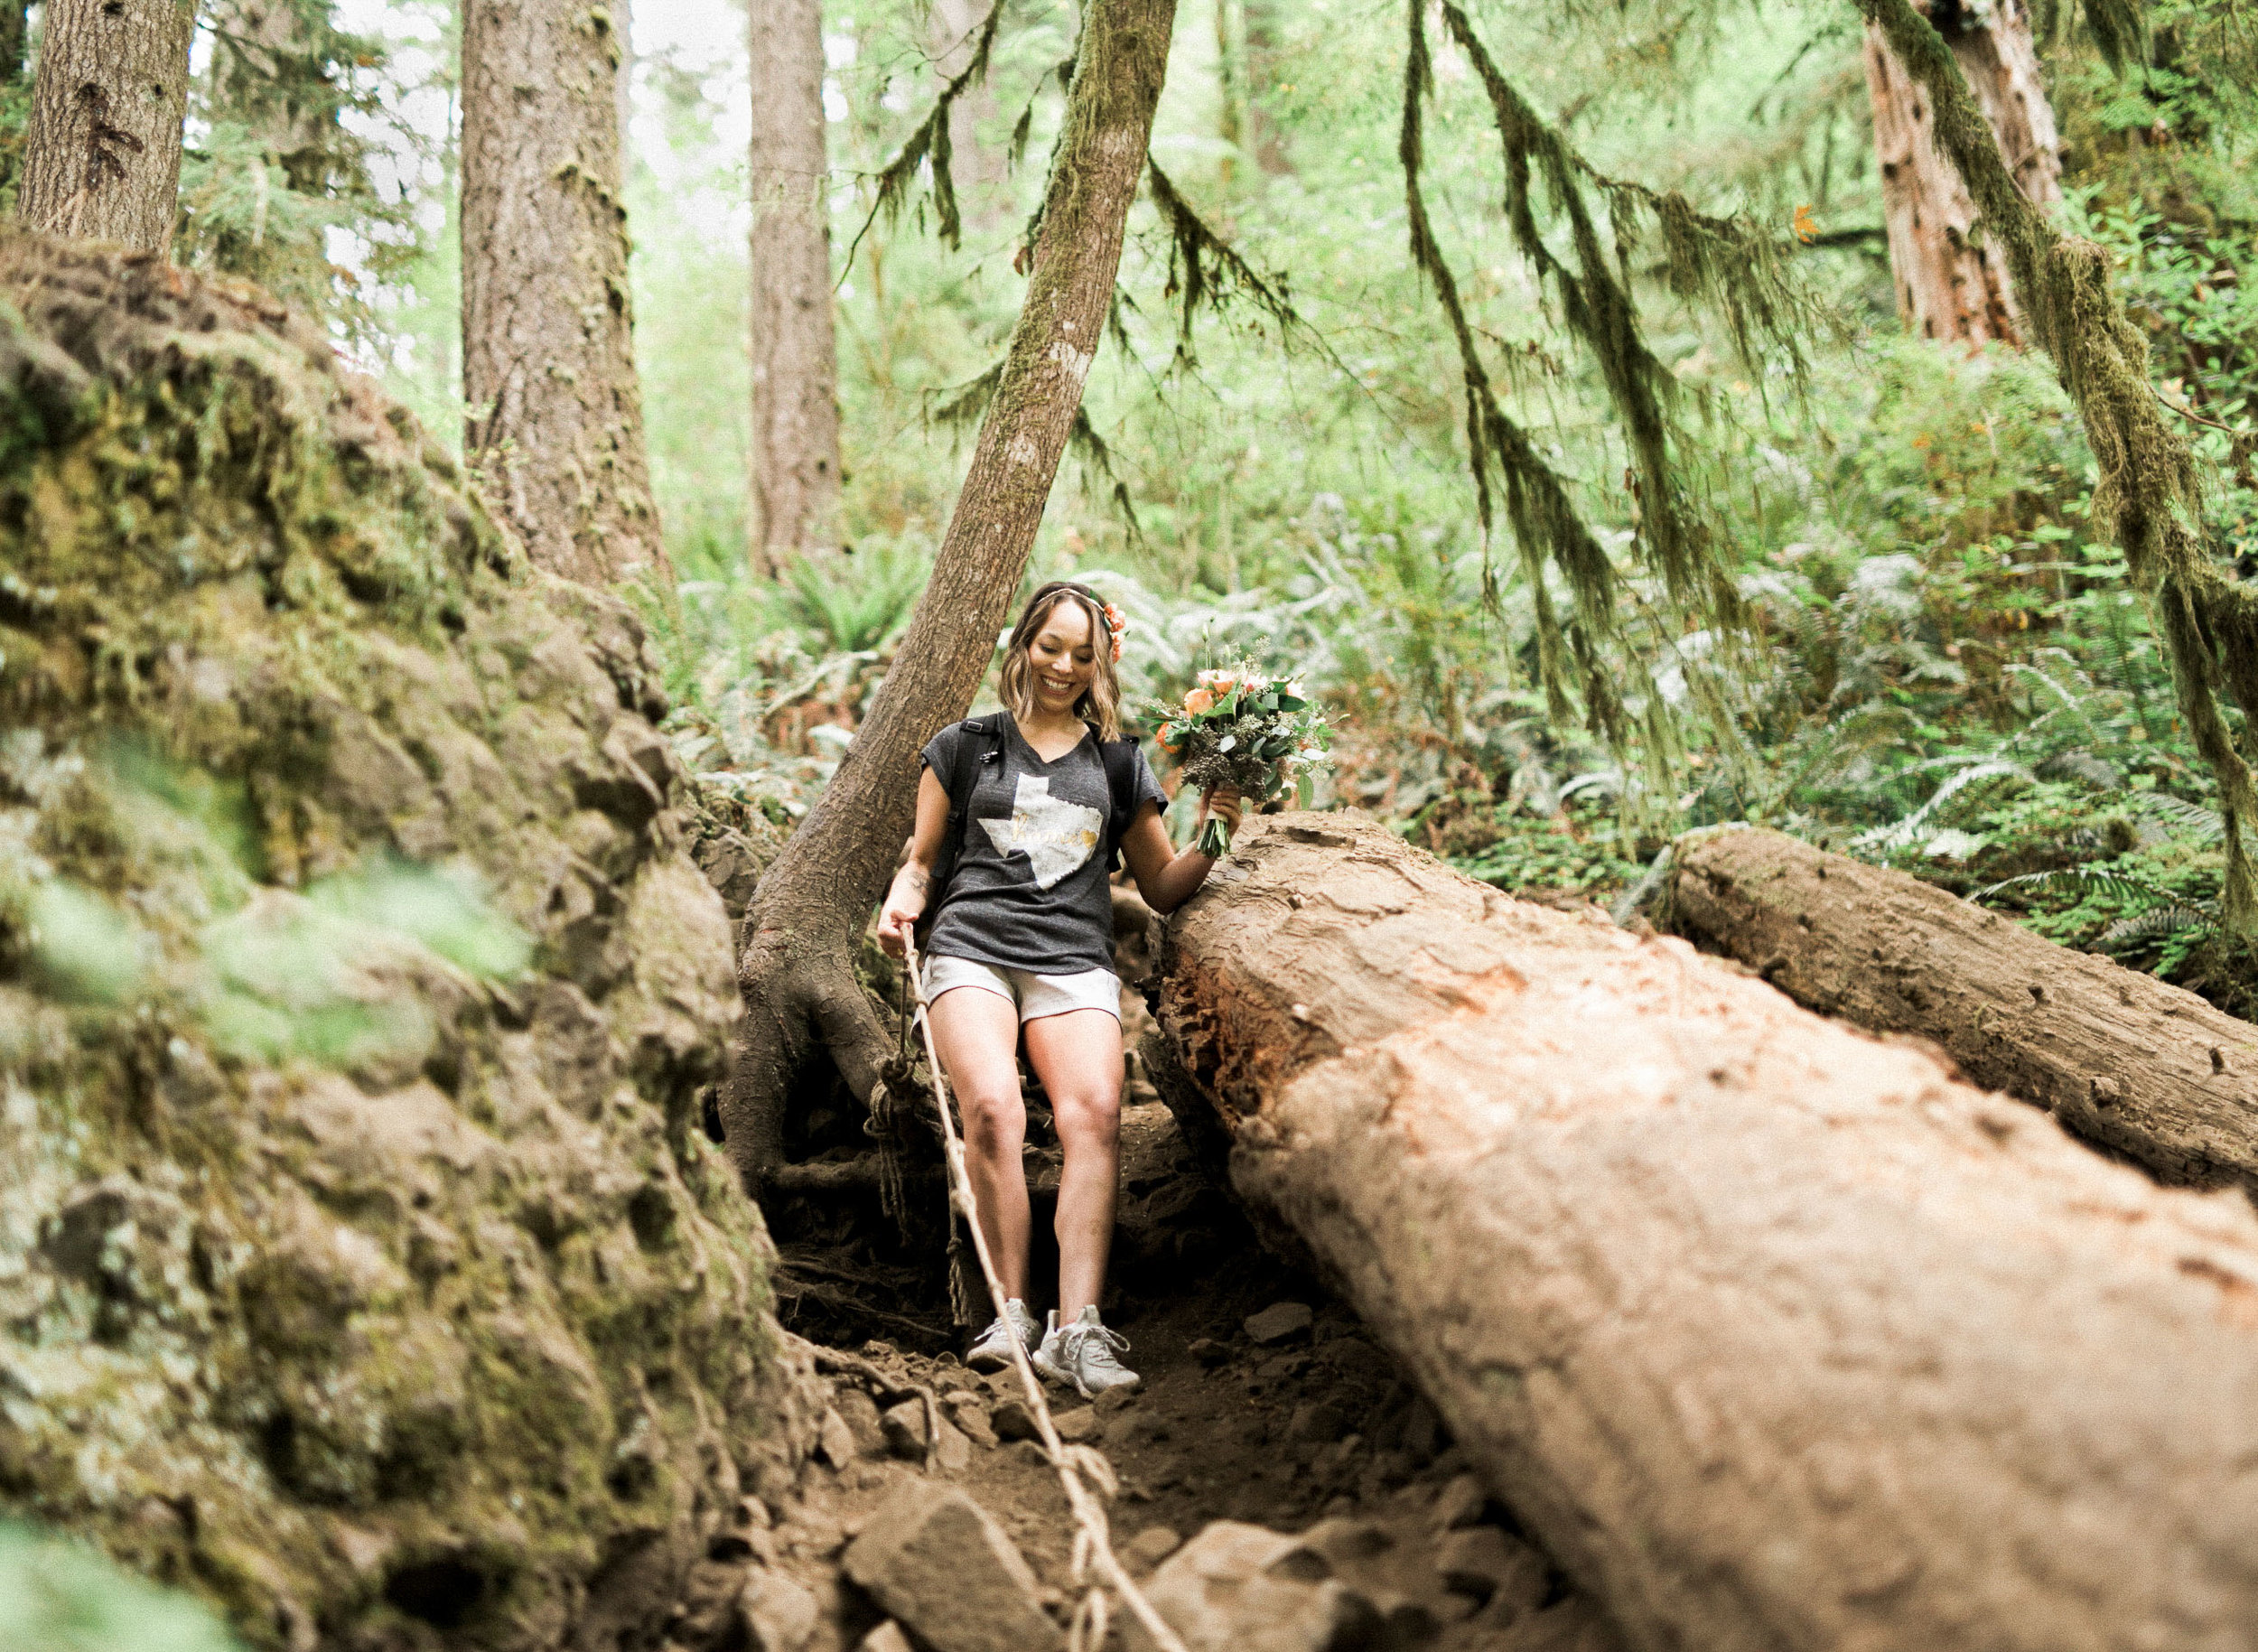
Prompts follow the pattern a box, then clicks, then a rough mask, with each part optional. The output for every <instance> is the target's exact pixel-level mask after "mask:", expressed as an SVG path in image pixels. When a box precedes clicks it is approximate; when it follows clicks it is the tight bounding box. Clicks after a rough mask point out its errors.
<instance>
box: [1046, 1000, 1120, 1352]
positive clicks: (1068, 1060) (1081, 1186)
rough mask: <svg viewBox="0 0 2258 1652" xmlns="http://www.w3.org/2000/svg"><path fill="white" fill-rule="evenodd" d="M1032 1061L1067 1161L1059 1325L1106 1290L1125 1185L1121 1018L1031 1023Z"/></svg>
mask: <svg viewBox="0 0 2258 1652" xmlns="http://www.w3.org/2000/svg"><path fill="white" fill-rule="evenodd" d="M1027 1059H1028V1061H1029V1062H1030V1064H1031V1065H1032V1066H1033V1068H1034V1069H1035V1076H1036V1077H1037V1078H1040V1079H1041V1080H1042V1086H1043V1089H1044V1091H1045V1092H1046V1093H1047V1094H1049V1096H1050V1112H1051V1116H1052V1117H1053V1118H1054V1119H1055V1120H1056V1121H1057V1122H1058V1126H1059V1146H1060V1148H1062V1149H1063V1150H1064V1151H1065V1153H1066V1165H1065V1168H1064V1169H1063V1170H1061V1171H1060V1172H1059V1221H1058V1232H1059V1324H1061V1325H1068V1324H1071V1323H1072V1322H1073V1321H1074V1320H1075V1318H1076V1316H1077V1315H1078V1314H1079V1313H1080V1312H1081V1311H1082V1310H1083V1309H1084V1308H1086V1307H1089V1306H1091V1305H1092V1304H1094V1303H1096V1301H1097V1300H1098V1298H1099V1296H1100V1295H1102V1294H1103V1293H1104V1292H1105V1289H1106V1258H1107V1257H1108V1256H1109V1255H1111V1254H1112V1251H1113V1246H1114V1200H1115V1195H1116V1193H1117V1192H1118V1190H1119V1189H1120V1185H1121V1023H1120V1022H1118V1021H1116V1020H1115V1019H1114V1017H1112V1016H1110V1015H1108V1014H1106V1012H1105V1011H1103V1010H1068V1012H1067V1013H1065V1014H1063V1015H1046V1016H1043V1017H1042V1018H1041V1019H1040V1020H1038V1021H1031V1022H1028V1023H1027Z"/></svg>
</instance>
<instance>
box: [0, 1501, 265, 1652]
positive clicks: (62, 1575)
mask: <svg viewBox="0 0 2258 1652" xmlns="http://www.w3.org/2000/svg"><path fill="white" fill-rule="evenodd" d="M0 1646H5V1647H22V1648H23V1652H236V1647H237V1642H236V1640H235V1638H234V1637H232V1636H231V1635H229V1633H228V1632H227V1631H226V1630H225V1629H222V1628H220V1626H219V1620H218V1619H215V1618H213V1617H212V1615H211V1614H210V1612H209V1611H207V1610H204V1608H203V1607H202V1606H201V1605H200V1604H198V1603H197V1602H196V1601H191V1600H190V1599H189V1598H188V1597H187V1596H185V1595H177V1594H173V1593H171V1592H169V1591H164V1590H162V1589H154V1588H152V1587H151V1586H150V1585H149V1584H147V1583H145V1582H141V1581H140V1580H139V1579H137V1578H134V1577H129V1576H127V1575H126V1573H124V1572H122V1571H120V1570H119V1569H118V1568H117V1566H115V1565H113V1564H111V1563H109V1562H108V1561H107V1560H105V1559H103V1558H102V1557H101V1556H100V1555H98V1554H95V1553H94V1552H93V1551H91V1550H90V1549H87V1548H84V1547H81V1546H80V1545H78V1544H74V1543H63V1542H59V1541H57V1540H55V1539H52V1538H42V1537H39V1536H37V1535H33V1533H32V1532H30V1531H28V1530H26V1529H25V1528H23V1526H13V1525H0Z"/></svg>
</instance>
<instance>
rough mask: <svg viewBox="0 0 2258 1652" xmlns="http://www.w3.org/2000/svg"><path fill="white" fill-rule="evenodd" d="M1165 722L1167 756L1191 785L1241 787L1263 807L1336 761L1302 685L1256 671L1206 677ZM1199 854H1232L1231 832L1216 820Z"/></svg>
mask: <svg viewBox="0 0 2258 1652" xmlns="http://www.w3.org/2000/svg"><path fill="white" fill-rule="evenodd" d="M1161 715H1162V718H1163V719H1164V721H1163V722H1162V724H1161V731H1160V734H1159V740H1160V742H1161V750H1162V751H1166V752H1168V753H1169V754H1170V755H1171V756H1173V757H1175V758H1177V759H1179V760H1180V761H1181V763H1182V765H1183V770H1184V779H1186V780H1188V781H1189V782H1190V783H1191V784H1192V785H1194V786H1197V787H1198V788H1199V789H1200V790H1202V791H1205V790H1207V789H1208V788H1209V787H1211V786H1236V788H1238V789H1239V792H1240V794H1241V795H1242V796H1243V797H1245V798H1246V801H1247V802H1248V803H1250V804H1253V803H1260V802H1262V801H1263V800H1264V799H1265V798H1273V797H1275V796H1276V795H1277V794H1278V793H1279V792H1281V791H1283V789H1285V788H1286V787H1287V786H1289V785H1291V784H1292V782H1293V779H1294V776H1295V775H1296V773H1297V772H1299V771H1300V770H1305V769H1311V768H1315V767H1317V766H1318V765H1320V764H1321V763H1324V762H1326V761H1330V760H1329V759H1328V758H1327V756H1326V750H1325V748H1326V745H1327V743H1328V742H1330V740H1331V738H1332V730H1331V728H1330V726H1329V725H1328V724H1327V723H1326V721H1325V714H1324V712H1323V711H1321V710H1320V709H1319V708H1318V707H1317V706H1316V705H1312V704H1311V701H1310V698H1309V696H1308V695H1307V694H1305V693H1304V692H1303V691H1302V685H1301V684H1299V683H1296V682H1292V681H1287V680H1283V679H1281V678H1278V677H1266V676H1264V674H1263V673H1262V672H1260V671H1257V670H1255V669H1254V668H1253V667H1250V666H1227V667H1221V668H1218V669H1217V670H1213V671H1202V672H1201V673H1200V674H1199V685H1198V686H1196V687H1194V688H1193V689H1192V691H1191V692H1190V694H1188V695H1185V696H1184V701H1183V704H1182V705H1166V706H1162V708H1161ZM1193 847H1194V848H1196V849H1198V850H1199V852H1200V853H1201V854H1227V853H1229V851H1230V847H1231V828H1230V827H1229V826H1226V825H1224V824H1223V822H1222V821H1221V820H1219V819H1218V818H1217V817H1215V816H1213V815H1210V816H1208V819H1207V821H1206V823H1205V824H1203V825H1202V826H1200V828H1199V841H1198V842H1197V843H1196V844H1194V845H1193Z"/></svg>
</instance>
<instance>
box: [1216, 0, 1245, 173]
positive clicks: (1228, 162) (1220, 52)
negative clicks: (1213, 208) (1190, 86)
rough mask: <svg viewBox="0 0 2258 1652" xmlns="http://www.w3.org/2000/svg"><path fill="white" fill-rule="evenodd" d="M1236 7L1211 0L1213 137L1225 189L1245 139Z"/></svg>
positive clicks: (1227, 1)
mask: <svg viewBox="0 0 2258 1652" xmlns="http://www.w3.org/2000/svg"><path fill="white" fill-rule="evenodd" d="M1236 10H1237V8H1236V6H1234V5H1232V4H1231V0H1215V83H1216V84H1215V89H1216V136H1217V137H1218V138H1220V139H1221V140H1222V141H1223V154H1222V156H1221V158H1220V159H1219V161H1218V163H1217V164H1218V172H1219V173H1221V175H1222V179H1223V187H1224V188H1225V189H1229V188H1230V187H1231V184H1232V182H1233V180H1234V179H1235V178H1236V176H1237V173H1238V163H1239V151H1240V149H1241V147H1242V146H1243V145H1245V144H1246V118H1245V117H1246V69H1245V65H1244V63H1243V62H1242V61H1241V59H1240V53H1239V41H1238V26H1237V24H1238V19H1237V18H1236V17H1235V15H1234V14H1235V13H1236Z"/></svg>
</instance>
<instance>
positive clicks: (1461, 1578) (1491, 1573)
mask: <svg viewBox="0 0 2258 1652" xmlns="http://www.w3.org/2000/svg"><path fill="white" fill-rule="evenodd" d="M1435 1571H1436V1573H1438V1574H1439V1575H1440V1576H1441V1577H1442V1581H1443V1582H1444V1583H1445V1584H1446V1585H1447V1586H1449V1587H1450V1588H1451V1590H1452V1591H1454V1592H1456V1593H1459V1594H1462V1595H1471V1596H1472V1597H1473V1598H1474V1599H1475V1600H1477V1601H1488V1600H1489V1599H1490V1598H1491V1597H1492V1596H1493V1595H1495V1594H1497V1593H1498V1591H1500V1590H1505V1591H1507V1592H1508V1593H1510V1594H1511V1595H1513V1596H1514V1597H1515V1598H1516V1600H1517V1601H1519V1602H1520V1604H1521V1607H1522V1609H1523V1610H1527V1609H1528V1608H1530V1607H1533V1606H1535V1604H1536V1602H1537V1601H1541V1600H1543V1599H1544V1582H1545V1564H1544V1556H1542V1555H1540V1554H1538V1553H1537V1552H1536V1551H1535V1549H1532V1548H1531V1547H1529V1545H1527V1544H1526V1543H1523V1542H1521V1541H1520V1540H1519V1539H1518V1538H1516V1537H1508V1536H1507V1535H1506V1534H1505V1533H1503V1532H1501V1531H1499V1530H1498V1528H1497V1527H1496V1526H1468V1527H1467V1528H1466V1529H1464V1530H1463V1531H1454V1532H1447V1533H1445V1534H1444V1535H1443V1538H1442V1543H1441V1544H1440V1545H1437V1547H1436V1549H1435Z"/></svg>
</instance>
